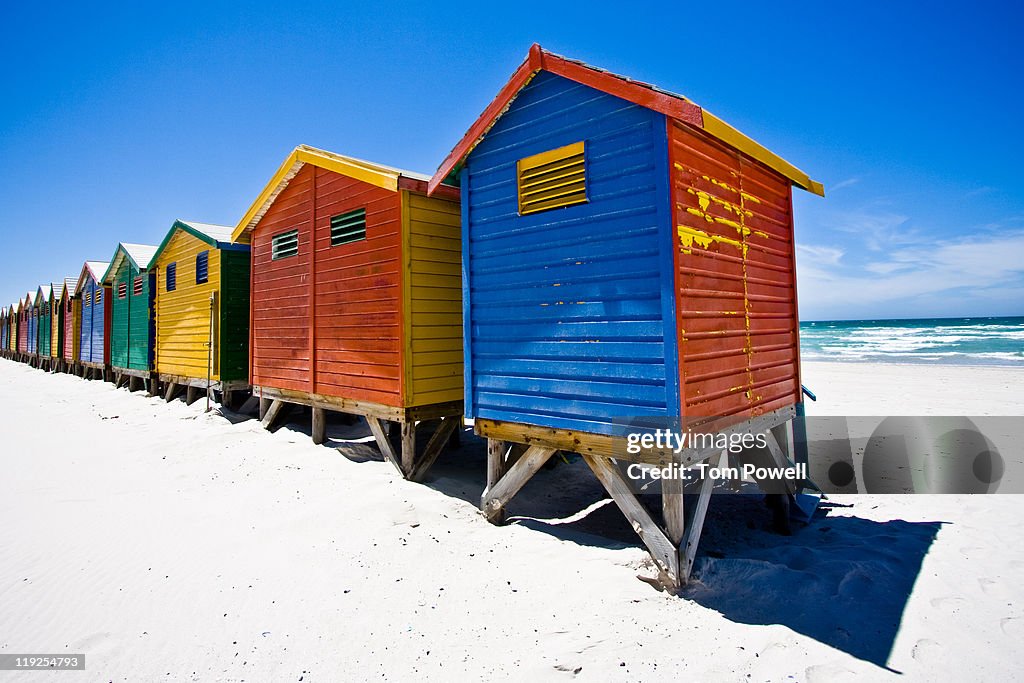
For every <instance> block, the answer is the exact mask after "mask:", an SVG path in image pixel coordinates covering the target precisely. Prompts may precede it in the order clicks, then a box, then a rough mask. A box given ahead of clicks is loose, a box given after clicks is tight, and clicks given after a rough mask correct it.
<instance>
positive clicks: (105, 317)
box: [0, 46, 823, 585]
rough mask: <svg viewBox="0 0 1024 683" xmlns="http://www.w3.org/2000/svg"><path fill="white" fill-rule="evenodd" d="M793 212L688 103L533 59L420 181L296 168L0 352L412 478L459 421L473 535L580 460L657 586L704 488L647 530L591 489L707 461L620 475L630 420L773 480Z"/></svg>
mask: <svg viewBox="0 0 1024 683" xmlns="http://www.w3.org/2000/svg"><path fill="white" fill-rule="evenodd" d="M793 187H797V188H801V189H804V190H808V191H810V192H812V193H816V194H819V195H820V194H823V190H822V186H821V185H820V184H819V183H816V182H815V181H812V180H811V179H810V178H809V177H808V176H807V175H806V174H804V173H803V172H802V171H800V170H799V169H797V168H796V167H794V166H793V165H792V164H789V163H788V162H786V161H785V160H783V159H782V158H780V157H778V156H777V155H775V154H773V153H772V152H770V151H768V150H767V149H765V148H764V147H763V146H761V145H759V144H758V143H756V142H754V141H753V140H751V139H750V138H748V137H746V136H745V135H743V134H742V133H740V132H738V131H737V130H735V129H734V128H732V127H730V126H729V125H728V124H726V123H724V122H723V121H722V120H721V119H718V118H717V117H715V116H713V115H712V114H710V113H709V112H708V111H706V110H704V109H702V108H701V107H699V106H698V105H696V104H694V103H692V102H690V101H689V100H687V99H685V98H683V97H681V96H678V95H674V94H671V93H668V92H666V91H664V90H661V89H658V88H655V87H653V86H650V85H647V84H644V83H640V82H637V81H633V80H630V79H627V78H624V77H621V76H616V75H613V74H610V73H608V72H606V71H603V70H600V69H596V68H594V67H591V66H588V65H586V64H583V63H581V62H576V61H573V60H569V59H566V58H564V57H560V56H558V55H555V54H553V53H550V52H547V51H544V50H542V49H540V47H539V46H534V47H533V48H531V50H530V53H529V55H528V57H527V59H526V60H525V61H524V62H523V64H522V65H521V66H520V67H519V68H518V69H517V70H516V71H515V73H514V74H513V76H512V78H511V79H510V80H509V82H508V83H507V84H506V85H505V86H504V87H503V88H502V89H501V90H500V92H499V93H498V96H497V98H496V99H495V100H494V101H493V102H492V103H491V104H490V105H489V106H488V107H487V108H486V109H485V111H484V112H483V113H482V114H481V116H480V117H479V118H478V119H477V121H476V122H475V123H474V124H473V126H472V127H471V128H470V130H469V131H468V132H467V133H466V135H465V136H464V137H463V139H462V140H461V141H460V142H459V144H458V145H457V146H456V147H455V148H454V149H453V151H452V152H451V154H449V156H448V157H447V158H446V159H445V160H444V162H443V163H442V164H441V166H440V168H439V169H438V171H437V172H436V173H435V174H434V175H433V176H432V177H430V176H426V175H420V174H417V173H412V172H409V171H403V170H400V169H396V168H391V167H388V166H384V165H381V164H375V163H370V162H366V161H362V160H359V159H354V158H351V157H346V156H342V155H339V154H333V153H330V152H326V151H323V150H319V149H314V148H311V147H306V146H300V147H298V148H296V149H295V150H294V151H293V152H292V153H291V154H290V155H289V156H288V157H287V159H285V161H284V163H282V164H281V166H280V167H279V168H278V169H277V171H276V173H274V175H273V176H272V178H271V179H270V181H269V182H268V183H267V185H266V186H265V187H264V188H263V190H262V192H260V194H259V195H258V196H257V198H256V199H255V201H254V202H253V203H252V206H251V207H250V209H249V210H248V211H247V212H246V213H245V215H244V216H243V217H242V218H241V220H240V221H239V222H238V223H237V224H236V225H235V226H233V227H229V226H216V225H208V224H203V223H196V222H191V221H180V220H179V221H175V222H174V224H173V225H172V226H171V228H170V230H169V231H168V232H167V234H166V236H165V237H164V239H163V241H162V242H161V243H160V244H159V245H154V246H149V245H140V244H132V243H121V244H118V245H117V247H116V248H115V249H114V253H113V255H112V256H110V257H109V260H108V261H86V262H85V263H84V264H83V266H82V268H81V270H80V272H79V273H78V276H77V277H67V278H64V279H62V280H60V281H55V282H52V283H46V284H43V285H40V286H39V287H37V288H36V289H35V291H32V292H28V293H27V294H26V295H25V297H24V298H23V299H22V300H19V301H17V302H15V303H13V304H11V305H10V306H8V307H6V308H4V309H3V311H2V316H0V323H2V324H0V330H2V339H0V341H2V347H3V349H4V354H5V355H7V356H9V357H13V358H15V359H19V360H23V361H26V362H29V363H31V364H33V365H35V366H37V367H40V368H44V369H51V370H55V371H60V370H64V371H73V372H77V373H79V374H81V375H84V376H92V377H103V378H107V379H110V380H112V381H114V382H116V383H117V384H118V385H120V384H123V383H124V384H128V385H129V387H130V388H137V387H142V386H145V387H146V388H147V389H148V390H149V392H150V393H151V394H157V393H159V394H161V395H163V396H164V397H165V398H167V399H168V400H170V399H171V398H172V397H173V396H174V395H175V394H176V393H177V391H178V390H187V391H188V399H189V400H191V399H192V398H193V397H194V396H195V395H196V394H195V392H196V391H203V390H206V391H207V392H210V391H215V392H222V398H223V400H225V402H230V401H231V399H232V397H233V396H234V395H235V394H236V393H238V392H251V393H252V396H253V397H256V398H258V399H259V403H260V416H261V419H262V420H263V421H264V424H265V425H267V426H269V425H270V424H271V423H273V422H274V420H275V419H277V418H279V417H280V415H281V413H282V411H286V410H288V408H289V406H294V405H304V406H308V407H309V408H311V414H312V421H313V436H314V439H315V440H317V441H318V442H322V441H323V440H324V429H325V427H324V425H325V415H326V412H327V411H340V412H346V413H354V414H357V415H361V416H363V417H365V418H366V421H367V423H368V425H369V428H370V430H371V432H372V433H373V435H374V437H375V440H376V442H377V444H378V446H379V447H380V449H381V451H382V453H383V455H384V456H385V457H386V458H387V459H388V460H390V461H391V462H393V463H394V464H395V465H396V467H398V469H399V470H400V471H401V472H402V474H403V475H405V476H407V477H410V478H418V477H421V476H422V475H423V473H424V472H425V471H426V469H427V468H428V467H429V466H430V464H431V463H432V462H433V461H434V459H435V458H436V457H437V456H438V453H439V452H440V451H441V448H442V446H443V445H444V444H445V443H446V442H448V441H449V440H450V439H451V437H452V436H453V435H454V434H455V433H456V430H457V428H458V427H459V426H460V425H461V424H462V422H461V421H462V418H463V417H466V418H469V419H471V420H472V422H473V425H474V427H475V430H476V432H477V433H478V434H481V435H483V436H485V437H487V438H488V440H489V441H488V444H489V445H488V471H487V488H486V490H485V491H484V494H483V497H482V499H481V505H482V507H483V508H484V510H485V512H486V513H487V515H488V517H489V518H491V519H493V520H497V519H500V518H501V516H502V511H503V509H504V506H505V505H506V504H507V503H508V501H509V500H510V499H511V498H512V496H514V495H515V493H516V492H517V491H518V490H519V489H520V488H521V487H522V486H523V485H524V484H525V483H526V481H527V480H528V479H529V478H530V476H531V475H532V474H533V473H534V472H536V471H537V470H538V469H539V468H540V467H541V466H542V465H543V464H544V463H545V462H546V461H547V460H548V459H549V458H551V457H552V455H554V454H555V453H556V452H557V451H559V450H565V451H573V452H578V453H580V454H582V455H583V457H584V459H585V460H586V461H587V463H588V464H589V465H590V467H591V468H592V469H593V471H594V473H595V474H596V475H597V477H598V478H599V479H600V480H601V481H602V483H603V484H604V485H605V487H606V488H607V489H608V491H609V493H610V494H611V495H612V497H613V498H614V499H615V501H616V503H617V504H618V505H619V507H620V508H621V509H622V511H623V513H624V514H626V515H627V517H629V518H630V521H631V522H632V523H633V525H634V528H637V529H642V530H643V532H642V534H641V536H642V537H643V540H644V542H645V543H646V544H647V546H648V548H649V549H650V550H651V553H652V555H653V556H654V558H655V560H656V562H657V563H658V565H659V567H661V568H662V569H663V570H664V572H665V577H666V582H667V583H669V584H675V585H678V584H679V583H681V582H683V581H685V579H686V576H687V575H688V574H689V571H690V567H691V566H692V560H693V554H692V553H693V551H694V550H695V548H696V542H697V540H699V533H700V528H701V526H702V516H703V510H706V494H707V493H708V492H707V491H706V490H705V489H706V488H707V487H703V488H702V489H701V491H700V493H701V500H700V502H698V504H697V507H696V511H697V513H696V516H693V515H691V516H690V518H686V517H684V515H683V511H682V505H683V496H682V492H683V491H682V488H681V484H680V485H679V486H680V488H678V489H676V488H673V487H672V486H671V485H669V484H666V485H665V486H664V487H663V491H662V494H663V495H662V499H663V520H662V521H661V522H658V521H657V520H654V519H653V518H651V514H652V513H651V512H650V511H649V510H648V509H647V508H646V507H645V506H643V505H640V504H639V503H638V502H637V500H636V499H635V496H634V495H633V493H632V489H631V487H630V485H629V483H628V482H627V481H625V479H624V478H623V476H622V473H621V471H620V470H619V469H617V468H616V467H614V466H613V463H614V462H616V461H623V460H633V461H640V462H646V463H650V464H666V463H667V462H677V463H680V464H692V463H694V462H699V461H701V460H705V459H707V458H709V457H711V458H714V457H719V453H717V452H697V451H685V452H683V453H682V454H680V453H674V452H671V451H664V452H663V451H657V450H653V449H645V450H641V451H640V452H638V453H627V452H626V451H625V449H624V448H623V436H624V435H625V434H626V433H627V432H628V431H629V429H630V425H633V424H635V423H636V422H637V421H638V420H640V421H648V422H649V421H651V420H668V421H672V420H674V421H675V424H679V423H680V421H682V422H683V423H686V424H691V423H693V422H694V421H695V420H708V421H710V420H714V421H716V424H719V425H720V426H722V428H725V429H734V430H738V429H745V430H748V431H751V430H753V431H763V432H766V433H768V434H770V435H772V439H773V441H772V443H774V444H776V445H778V446H779V448H773V449H772V451H773V454H775V455H777V456H778V455H779V454H780V453H781V456H779V457H780V459H785V455H786V451H787V449H790V448H791V443H792V442H791V440H790V441H788V442H787V436H786V432H785V429H786V428H787V425H788V424H789V422H790V420H791V419H792V418H793V416H794V415H795V414H796V413H797V411H798V409H799V407H800V402H801V400H802V396H801V384H800V369H799V339H798V322H797V306H796V285H795V273H796V271H795V260H794V259H795V250H794V239H793V211H792V208H793V204H792V188H793ZM723 420H724V421H723ZM418 435H419V437H420V442H419V444H417V436H418ZM790 452H791V451H790Z"/></svg>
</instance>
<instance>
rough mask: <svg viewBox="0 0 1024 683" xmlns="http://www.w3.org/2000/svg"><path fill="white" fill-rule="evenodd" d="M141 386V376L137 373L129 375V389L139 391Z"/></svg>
mask: <svg viewBox="0 0 1024 683" xmlns="http://www.w3.org/2000/svg"><path fill="white" fill-rule="evenodd" d="M138 388H139V378H138V377H136V376H135V375H128V391H132V392H134V391H137V390H138Z"/></svg>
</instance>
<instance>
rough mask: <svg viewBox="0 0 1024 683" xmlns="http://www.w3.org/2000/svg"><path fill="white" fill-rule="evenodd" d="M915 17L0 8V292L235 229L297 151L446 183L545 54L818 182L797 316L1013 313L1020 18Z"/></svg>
mask: <svg viewBox="0 0 1024 683" xmlns="http://www.w3.org/2000/svg"><path fill="white" fill-rule="evenodd" d="M922 7H923V6H920V5H919V4H918V6H915V4H912V3H907V4H903V3H893V4H879V5H878V6H876V7H875V8H869V7H866V6H865V5H864V3H858V4H857V5H856V7H854V6H853V5H851V6H848V7H841V6H835V3H817V4H814V5H810V4H801V5H796V4H786V3H774V4H769V3H751V4H726V3H722V4H719V5H708V4H706V3H705V4H703V5H693V4H692V3H671V4H670V3H663V4H643V3H640V4H633V3H614V4H603V3H600V2H590V3H587V4H585V5H574V6H570V7H559V6H557V5H556V4H549V5H538V6H531V5H523V4H522V3H515V4H513V3H504V4H496V3H485V4H475V5H470V6H463V7H460V6H457V5H453V4H450V3H448V4H442V3H430V4H423V5H417V4H412V3H400V4H397V5H396V4H394V3H380V4H379V5H373V6H366V7H355V6H348V4H347V3H316V2H308V3H301V5H298V4H297V5H295V6H289V4H288V3H262V2H259V1H254V2H251V3H248V4H247V5H245V6H244V8H240V7H230V6H227V5H218V4H210V3H199V4H190V3H188V2H179V3H174V4H173V6H172V5H170V4H168V3H163V4H162V6H160V7H157V8H155V9H141V8H139V7H136V6H132V5H125V6H114V5H109V6H106V7H105V8H104V7H88V6H81V7H79V8H71V9H69V8H65V9H60V8H59V7H54V6H51V5H43V6H39V5H33V4H32V3H7V4H5V5H4V7H3V9H0V59H2V60H3V63H4V64H5V67H4V69H3V70H2V71H0V92H2V93H3V100H4V105H3V107H0V159H2V163H0V238H2V242H0V243H2V244H3V249H2V251H0V256H2V258H0V302H3V303H4V304H6V303H8V302H10V301H12V300H14V299H15V298H17V297H18V295H19V293H21V294H22V295H23V293H24V292H25V291H26V290H27V289H30V288H31V289H34V288H35V286H36V285H37V284H38V283H39V282H41V281H48V280H51V279H59V278H61V277H64V276H65V275H77V272H78V270H79V269H80V267H81V264H82V261H84V260H85V259H104V260H105V259H107V258H109V257H110V256H111V255H112V254H113V252H114V249H115V247H116V244H117V242H118V241H129V242H142V243H150V244H156V243H159V241H160V239H161V238H162V237H163V234H164V233H165V232H166V231H167V229H168V228H169V227H170V225H171V223H172V222H173V221H174V219H175V218H184V219H192V220H199V221H205V222H214V223H224V224H231V225H233V224H234V223H235V222H236V221H237V220H238V219H239V217H240V216H241V215H242V213H243V212H244V211H245V209H246V208H247V207H248V205H249V203H250V202H251V201H252V199H253V198H254V196H255V195H256V193H257V192H258V191H259V190H260V189H261V188H262V186H263V185H264V183H265V182H266V181H267V179H268V178H269V177H270V176H271V174H272V173H273V171H274V170H275V169H276V168H277V166H278V164H280V162H281V161H282V160H283V158H284V157H285V155H286V154H287V153H288V152H289V151H290V150H291V149H292V148H293V147H294V146H295V145H297V144H299V143H305V144H310V145H314V146H318V147H323V148H326V149H329V150H332V151H336V152H340V153H343V154H350V155H353V156H359V157H363V158H368V159H372V160H375V161H380V162H383V163H389V164H394V165H398V166H403V167H406V168H411V169H414V170H420V171H424V172H432V171H433V170H434V169H435V168H436V167H437V165H438V164H439V163H440V161H441V160H442V159H443V158H444V156H445V154H446V153H447V152H448V151H449V150H450V149H451V147H452V146H453V145H454V144H455V142H456V141H457V140H458V139H459V137H460V136H461V135H462V133H463V132H464V131H465V129H466V128H467V127H468V126H469V124H470V123H471V122H472V121H473V119H475V118H476V116H477V115H478V114H479V112H480V111H481V110H482V109H483V107H484V106H486V104H487V103H488V102H489V101H490V100H491V99H492V98H493V96H494V95H495V93H496V92H497V90H498V88H499V87H500V86H501V85H502V84H503V83H504V81H505V80H506V79H507V78H508V76H509V75H510V74H511V72H512V71H513V70H514V68H515V67H516V66H517V65H518V64H519V62H520V61H521V60H522V59H523V57H524V56H525V54H526V51H527V49H528V47H529V45H530V44H531V43H532V42H535V41H536V42H539V43H541V44H542V45H543V46H544V47H546V48H548V49H551V50H553V51H556V52H559V53H562V54H565V55H567V56H570V57H574V58H579V59H584V60H586V61H588V62H590V63H593V64H596V65H598V66H601V67H603V68H606V69H610V70H612V71H616V72H619V73H623V74H626V75H629V76H632V77H634V78H637V79H641V80H645V81H648V82H653V83H656V84H658V85H661V86H663V87H666V88H669V89H671V90H675V91H676V92H680V93H682V94H684V95H686V96H687V97H689V98H690V99H692V100H694V101H695V102H697V103H698V104H700V105H702V106H704V107H706V108H707V109H708V110H710V111H712V112H714V113H715V114H717V115H718V116H720V117H722V118H724V119H725V120H726V121H729V122H730V123H731V124H733V125H734V126H736V127H737V128H739V129H740V130H742V131H744V132H746V133H747V134H749V135H751V136H752V137H754V138H755V139H757V140H758V141H760V142H762V143H763V144H765V145H766V146H767V147H769V148H770V149H772V150H773V151H776V152H777V153H779V154H781V155H782V156H784V157H785V158H787V159H788V160H790V161H792V162H793V163H795V164H796V165H797V166H799V167H801V168H803V169H804V170H805V171H807V172H808V173H809V174H810V175H811V176H812V177H813V178H815V179H817V180H821V181H822V182H824V183H825V185H826V198H825V199H821V198H818V197H814V196H812V195H809V194H807V193H803V192H797V198H796V226H797V241H798V244H799V253H798V264H799V270H800V273H799V276H800V304H801V315H802V317H803V318H805V319H831V318H863V317H927V316H963V315H1012V314H1016V315H1022V314H1024V182H1022V180H1024V178H1022V176H1024V174H1022V172H1021V161H1020V160H1021V159H1022V157H1024V135H1022V134H1021V132H1020V125H1021V121H1024V88H1022V85H1024V78H1022V76H1021V74H1022V73H1024V68H1022V67H1024V58H1022V57H1021V52H1020V50H1019V49H1017V48H1014V47H1013V46H1014V45H1016V44H1018V42H1019V41H1018V36H1017V31H1018V27H1019V25H1020V20H1021V18H1022V16H1021V10H1018V9H1016V8H1015V7H1014V6H1013V5H1011V4H1010V3H1006V5H1005V6H1000V5H996V4H986V3H983V2H975V3H971V4H970V5H969V6H966V5H961V6H960V7H959V8H956V7H950V8H943V7H937V6H931V7H929V8H928V9H927V10H925V9H922Z"/></svg>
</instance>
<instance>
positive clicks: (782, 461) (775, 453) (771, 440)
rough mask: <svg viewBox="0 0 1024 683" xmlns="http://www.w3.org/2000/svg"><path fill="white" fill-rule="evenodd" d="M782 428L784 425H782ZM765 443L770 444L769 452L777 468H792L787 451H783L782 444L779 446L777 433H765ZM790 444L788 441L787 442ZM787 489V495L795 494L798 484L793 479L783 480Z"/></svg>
mask: <svg viewBox="0 0 1024 683" xmlns="http://www.w3.org/2000/svg"><path fill="white" fill-rule="evenodd" d="M780 426H782V425H780ZM765 441H767V442H768V451H769V452H770V453H771V454H772V460H773V461H774V462H775V466H776V467H790V466H791V463H790V462H789V458H788V457H786V453H785V451H783V449H782V446H781V444H779V442H778V440H777V438H776V436H775V431H774V430H771V429H769V430H768V431H767V432H765ZM786 441H787V443H788V441H789V440H788V439H787V440H786ZM781 481H782V482H783V484H784V485H785V487H786V493H790V494H791V493H794V492H795V491H796V482H794V481H792V480H791V479H783V480H781Z"/></svg>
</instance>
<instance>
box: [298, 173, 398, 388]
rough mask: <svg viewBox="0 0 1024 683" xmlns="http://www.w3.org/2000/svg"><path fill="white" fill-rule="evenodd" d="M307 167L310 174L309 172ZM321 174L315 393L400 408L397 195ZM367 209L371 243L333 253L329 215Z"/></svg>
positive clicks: (318, 181) (318, 179)
mask: <svg viewBox="0 0 1024 683" xmlns="http://www.w3.org/2000/svg"><path fill="white" fill-rule="evenodd" d="M307 168H309V167H308V166H307ZM313 170H314V171H315V174H316V296H315V299H316V321H315V322H316V390H315V391H316V393H319V394H326V395H329V396H344V397H346V398H353V399H359V400H366V401H373V402H375V403H383V404H385V405H391V406H401V405H402V375H401V365H400V363H401V360H402V354H401V349H402V342H401V312H400V310H399V308H400V302H401V282H400V279H399V278H400V276H399V270H400V268H401V264H402V260H401V253H402V244H401V238H402V234H401V232H402V231H401V206H400V203H401V202H400V196H399V193H397V192H391V191H388V190H385V189H382V188H380V187H376V186H374V185H370V184H368V183H365V182H363V181H360V180H355V179H353V178H349V177H346V176H343V175H339V174H337V173H333V172H331V171H327V170H324V169H321V168H314V169H313ZM360 208H365V209H366V239H365V240H361V241H358V242H351V243H349V244H343V245H339V246H336V247H332V246H331V216H334V215H337V214H340V213H346V212H349V211H354V210H355V209H360Z"/></svg>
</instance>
